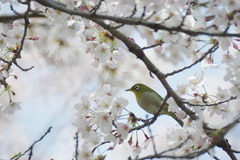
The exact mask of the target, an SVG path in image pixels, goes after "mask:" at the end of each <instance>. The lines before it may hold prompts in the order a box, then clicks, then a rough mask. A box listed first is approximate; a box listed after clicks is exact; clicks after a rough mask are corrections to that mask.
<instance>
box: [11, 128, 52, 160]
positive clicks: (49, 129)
mask: <svg viewBox="0 0 240 160" xmlns="http://www.w3.org/2000/svg"><path fill="white" fill-rule="evenodd" d="M51 129H52V126H51V127H49V128H48V130H47V131H46V132H45V133H44V135H42V136H41V137H40V138H39V139H38V140H37V141H35V142H34V143H33V144H32V145H31V146H30V147H29V148H28V150H26V151H25V152H24V153H22V154H20V155H18V156H17V157H16V156H14V157H12V158H11V159H10V160H18V159H19V158H21V157H22V156H24V155H25V154H26V153H27V152H30V153H29V158H28V159H29V160H30V159H31V157H32V154H33V153H32V152H33V147H34V146H35V145H36V144H37V143H38V142H40V141H41V140H43V138H44V137H46V135H47V134H48V133H50V132H51Z"/></svg>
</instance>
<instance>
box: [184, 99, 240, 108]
mask: <svg viewBox="0 0 240 160" xmlns="http://www.w3.org/2000/svg"><path fill="white" fill-rule="evenodd" d="M236 98H237V96H231V97H230V98H229V99H226V100H224V101H219V102H217V103H210V104H192V103H190V102H183V103H185V104H187V105H189V106H199V107H208V106H217V105H220V104H223V103H227V102H229V101H231V100H233V99H236Z"/></svg>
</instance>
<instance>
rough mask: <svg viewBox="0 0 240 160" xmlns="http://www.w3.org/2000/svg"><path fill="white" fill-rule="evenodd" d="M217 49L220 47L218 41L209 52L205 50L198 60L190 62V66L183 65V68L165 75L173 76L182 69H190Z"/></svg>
mask: <svg viewBox="0 0 240 160" xmlns="http://www.w3.org/2000/svg"><path fill="white" fill-rule="evenodd" d="M217 49H218V43H217V42H216V43H215V44H214V45H213V46H212V47H211V48H210V49H209V50H208V51H207V52H205V53H204V54H203V55H202V56H201V57H200V58H199V59H198V60H196V61H195V62H194V63H192V64H190V65H189V66H186V67H183V68H181V69H179V70H176V71H173V72H171V73H167V74H165V77H168V76H172V75H174V74H176V73H179V72H182V71H184V70H186V69H189V68H191V67H193V66H194V65H196V64H197V63H199V62H201V61H202V60H203V59H204V58H206V57H207V55H209V54H211V53H213V52H215V51H216V50H217Z"/></svg>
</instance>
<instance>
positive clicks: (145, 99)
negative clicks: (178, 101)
mask: <svg viewBox="0 0 240 160" xmlns="http://www.w3.org/2000/svg"><path fill="white" fill-rule="evenodd" d="M126 91H131V92H133V93H134V94H135V97H136V100H137V103H138V105H139V106H140V107H141V108H142V109H143V110H145V111H146V112H148V113H150V114H153V115H154V114H155V113H156V112H157V111H159V110H160V107H161V105H162V102H163V98H162V97H161V96H160V95H159V94H158V93H157V92H156V91H154V90H153V89H151V88H150V87H148V86H146V85H145V84H142V83H137V84H134V85H133V86H132V87H131V88H129V89H127V90H126ZM168 106H169V105H168V104H167V103H166V104H165V105H164V106H163V108H162V109H161V111H160V113H159V115H169V116H171V117H172V118H173V119H175V120H176V121H177V122H178V123H179V125H181V127H183V124H184V123H183V121H182V120H180V119H178V118H177V116H176V114H175V113H173V112H171V111H168Z"/></svg>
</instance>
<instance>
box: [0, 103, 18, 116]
mask: <svg viewBox="0 0 240 160" xmlns="http://www.w3.org/2000/svg"><path fill="white" fill-rule="evenodd" d="M20 104H21V102H11V103H10V104H8V105H5V109H4V110H3V114H9V115H12V114H14V112H15V111H17V110H21V106H20Z"/></svg>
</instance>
